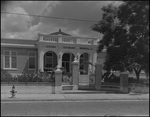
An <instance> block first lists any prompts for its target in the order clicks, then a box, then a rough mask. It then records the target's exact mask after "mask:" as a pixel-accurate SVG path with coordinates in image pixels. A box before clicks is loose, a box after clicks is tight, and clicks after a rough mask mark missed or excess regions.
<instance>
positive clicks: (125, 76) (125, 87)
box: [120, 72, 128, 93]
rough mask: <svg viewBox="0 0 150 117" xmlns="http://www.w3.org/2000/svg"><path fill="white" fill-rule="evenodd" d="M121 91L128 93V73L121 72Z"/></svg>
mask: <svg viewBox="0 0 150 117" xmlns="http://www.w3.org/2000/svg"><path fill="white" fill-rule="evenodd" d="M120 91H121V92H122V93H128V73H127V72H121V74H120Z"/></svg>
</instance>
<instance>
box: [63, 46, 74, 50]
mask: <svg viewBox="0 0 150 117" xmlns="http://www.w3.org/2000/svg"><path fill="white" fill-rule="evenodd" d="M63 48H64V49H75V47H69V46H64V47H63Z"/></svg>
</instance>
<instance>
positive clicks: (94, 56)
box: [93, 52, 97, 72]
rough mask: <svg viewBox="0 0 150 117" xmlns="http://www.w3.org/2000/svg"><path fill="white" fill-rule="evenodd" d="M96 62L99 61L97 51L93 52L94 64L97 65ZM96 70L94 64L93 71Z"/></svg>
mask: <svg viewBox="0 0 150 117" xmlns="http://www.w3.org/2000/svg"><path fill="white" fill-rule="evenodd" d="M96 62H97V53H96V52H95V53H94V54H93V65H95V64H96ZM94 71H95V66H93V72H94Z"/></svg>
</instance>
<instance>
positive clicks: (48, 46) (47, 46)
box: [46, 45, 56, 48]
mask: <svg viewBox="0 0 150 117" xmlns="http://www.w3.org/2000/svg"><path fill="white" fill-rule="evenodd" d="M46 48H56V46H50V45H46Z"/></svg>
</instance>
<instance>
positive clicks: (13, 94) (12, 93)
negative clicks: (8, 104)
mask: <svg viewBox="0 0 150 117" xmlns="http://www.w3.org/2000/svg"><path fill="white" fill-rule="evenodd" d="M10 92H11V95H12V97H15V94H16V93H17V91H15V86H14V85H13V86H12V90H11V91H10Z"/></svg>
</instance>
